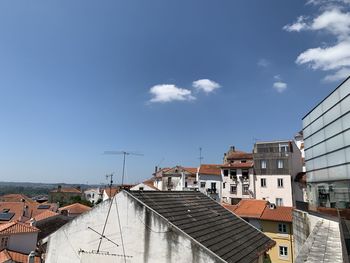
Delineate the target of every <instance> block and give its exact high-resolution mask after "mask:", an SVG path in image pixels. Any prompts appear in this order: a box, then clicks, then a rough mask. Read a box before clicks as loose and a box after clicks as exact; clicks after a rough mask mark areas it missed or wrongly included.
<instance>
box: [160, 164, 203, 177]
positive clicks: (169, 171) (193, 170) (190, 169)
mask: <svg viewBox="0 0 350 263" xmlns="http://www.w3.org/2000/svg"><path fill="white" fill-rule="evenodd" d="M176 170H177V171H176ZM180 171H184V172H187V173H189V174H190V175H193V176H194V175H196V174H197V168H196V167H183V166H179V165H177V166H175V167H172V168H170V169H167V170H164V171H162V172H161V174H162V175H164V174H174V173H176V174H177V173H179V172H180Z"/></svg>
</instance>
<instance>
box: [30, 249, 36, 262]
mask: <svg viewBox="0 0 350 263" xmlns="http://www.w3.org/2000/svg"><path fill="white" fill-rule="evenodd" d="M34 261H35V252H34V251H32V252H30V253H29V255H28V263H34Z"/></svg>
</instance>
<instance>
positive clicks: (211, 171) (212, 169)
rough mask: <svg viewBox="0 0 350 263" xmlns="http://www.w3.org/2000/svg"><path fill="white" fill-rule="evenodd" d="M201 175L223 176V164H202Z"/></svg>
mask: <svg viewBox="0 0 350 263" xmlns="http://www.w3.org/2000/svg"><path fill="white" fill-rule="evenodd" d="M199 174H207V175H219V176H221V164H202V165H201V166H200V167H199Z"/></svg>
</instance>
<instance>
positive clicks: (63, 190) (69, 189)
mask: <svg viewBox="0 0 350 263" xmlns="http://www.w3.org/2000/svg"><path fill="white" fill-rule="evenodd" d="M50 192H51V193H58V192H60V193H77V194H81V193H82V192H81V190H79V189H77V188H74V187H65V188H63V187H62V188H61V189H53V190H51V191H50Z"/></svg>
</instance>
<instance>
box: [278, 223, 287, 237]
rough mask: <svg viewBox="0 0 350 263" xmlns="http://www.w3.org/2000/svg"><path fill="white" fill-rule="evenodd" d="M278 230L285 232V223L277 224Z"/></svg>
mask: <svg viewBox="0 0 350 263" xmlns="http://www.w3.org/2000/svg"><path fill="white" fill-rule="evenodd" d="M278 232H279V233H283V234H286V233H287V225H286V224H283V223H279V224H278Z"/></svg>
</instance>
